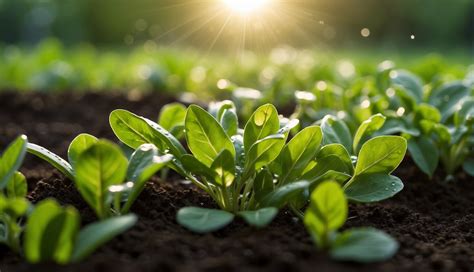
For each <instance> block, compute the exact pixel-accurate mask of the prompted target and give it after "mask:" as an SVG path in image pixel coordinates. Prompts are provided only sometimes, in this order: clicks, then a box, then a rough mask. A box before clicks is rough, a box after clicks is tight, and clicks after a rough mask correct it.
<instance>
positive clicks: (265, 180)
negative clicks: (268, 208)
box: [253, 169, 274, 202]
mask: <svg viewBox="0 0 474 272" xmlns="http://www.w3.org/2000/svg"><path fill="white" fill-rule="evenodd" d="M273 188H274V184H273V175H272V173H271V172H270V171H269V170H268V169H263V170H262V171H260V172H258V173H257V176H256V177H255V179H254V184H253V190H254V197H255V200H256V201H257V202H261V201H262V199H263V198H264V197H265V196H267V195H268V194H269V193H271V192H272V191H273Z"/></svg>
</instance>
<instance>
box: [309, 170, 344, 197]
mask: <svg viewBox="0 0 474 272" xmlns="http://www.w3.org/2000/svg"><path fill="white" fill-rule="evenodd" d="M350 178H351V176H350V175H348V174H346V173H343V172H338V171H334V170H329V171H327V172H325V173H324V174H322V175H320V176H317V177H313V178H312V179H310V180H308V181H309V182H310V186H309V191H310V192H312V191H313V190H314V189H316V187H317V186H318V185H319V184H321V182H323V181H327V180H331V181H335V182H337V183H339V184H341V185H342V184H344V183H345V182H346V181H348V180H349V179H350Z"/></svg>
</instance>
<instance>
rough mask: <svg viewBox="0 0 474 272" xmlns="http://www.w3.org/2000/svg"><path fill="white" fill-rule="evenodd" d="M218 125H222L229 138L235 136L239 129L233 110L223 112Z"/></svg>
mask: <svg viewBox="0 0 474 272" xmlns="http://www.w3.org/2000/svg"><path fill="white" fill-rule="evenodd" d="M219 123H220V124H221V125H222V127H223V128H224V130H225V132H226V133H227V135H229V137H232V136H234V135H236V134H237V130H238V129H239V119H238V117H237V113H236V112H235V110H225V111H224V113H223V114H222V117H221V118H220V120H219Z"/></svg>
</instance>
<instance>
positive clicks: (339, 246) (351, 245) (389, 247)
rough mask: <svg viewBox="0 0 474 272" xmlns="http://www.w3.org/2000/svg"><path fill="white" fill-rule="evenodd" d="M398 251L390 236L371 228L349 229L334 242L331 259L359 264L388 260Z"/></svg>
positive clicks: (394, 241) (395, 242) (396, 244)
mask: <svg viewBox="0 0 474 272" xmlns="http://www.w3.org/2000/svg"><path fill="white" fill-rule="evenodd" d="M397 250H398V243H397V241H396V240H395V239H393V238H392V237H391V236H390V235H388V234H386V233H385V232H383V231H380V230H377V229H373V228H356V229H350V230H347V231H345V232H343V233H342V234H340V235H339V236H338V237H337V239H336V240H335V242H334V244H333V246H332V248H331V251H330V254H331V257H333V258H335V259H337V260H343V261H355V262H361V263H369V262H378V261H384V260H388V259H390V258H391V257H393V255H395V253H396V252H397Z"/></svg>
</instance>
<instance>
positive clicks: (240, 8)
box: [222, 0, 270, 15]
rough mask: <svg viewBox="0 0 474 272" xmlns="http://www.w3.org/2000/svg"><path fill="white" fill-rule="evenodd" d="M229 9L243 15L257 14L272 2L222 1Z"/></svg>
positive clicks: (248, 0) (257, 0)
mask: <svg viewBox="0 0 474 272" xmlns="http://www.w3.org/2000/svg"><path fill="white" fill-rule="evenodd" d="M222 1H224V3H225V4H226V5H227V7H228V8H229V9H231V10H232V11H234V12H238V13H240V14H242V15H246V14H250V13H253V12H256V11H258V10H260V9H262V8H264V7H265V5H267V4H268V2H270V0H222Z"/></svg>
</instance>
